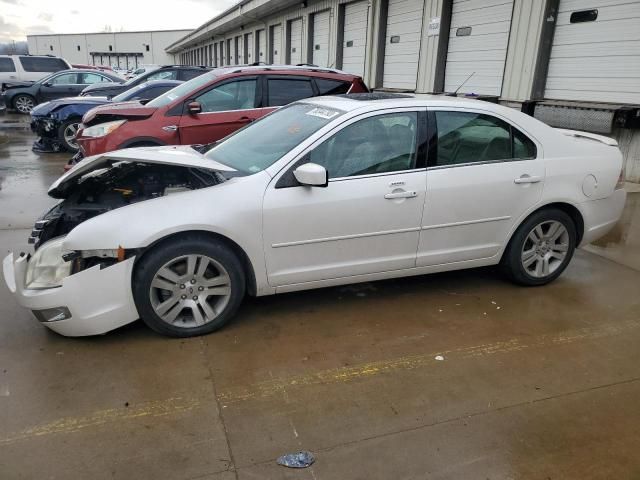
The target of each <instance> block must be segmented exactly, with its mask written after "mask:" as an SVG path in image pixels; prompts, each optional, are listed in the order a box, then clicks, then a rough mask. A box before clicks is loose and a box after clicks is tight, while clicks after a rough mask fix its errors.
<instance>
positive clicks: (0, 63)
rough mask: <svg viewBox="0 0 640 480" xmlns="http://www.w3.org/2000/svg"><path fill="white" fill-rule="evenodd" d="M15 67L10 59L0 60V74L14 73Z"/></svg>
mask: <svg viewBox="0 0 640 480" xmlns="http://www.w3.org/2000/svg"><path fill="white" fill-rule="evenodd" d="M15 71H16V66H15V65H14V64H13V60H12V59H10V58H6V57H4V58H0V72H15Z"/></svg>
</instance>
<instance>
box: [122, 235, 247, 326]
mask: <svg viewBox="0 0 640 480" xmlns="http://www.w3.org/2000/svg"><path fill="white" fill-rule="evenodd" d="M244 293H245V276H244V271H243V269H242V264H241V263H240V260H238V258H237V256H236V255H235V253H234V252H233V251H232V250H231V249H230V248H229V247H227V246H226V245H225V244H224V243H222V242H219V241H216V240H215V239H210V238H208V237H205V236H200V235H189V236H183V237H180V238H179V240H178V239H176V241H169V242H168V243H163V244H161V245H160V246H159V247H156V248H154V249H153V250H152V251H150V252H148V253H147V254H145V256H144V257H143V258H142V259H141V260H140V262H139V264H138V265H137V267H136V272H135V275H134V282H133V296H134V299H135V303H136V307H137V308H138V313H139V314H140V316H141V318H142V320H143V321H144V322H145V323H146V324H147V325H148V326H149V327H151V328H152V329H153V330H155V331H156V332H158V333H161V334H163V335H168V336H172V337H191V336H196V335H204V334H207V333H211V332H213V331H215V330H218V329H219V328H221V327H222V326H224V325H225V324H226V323H227V322H228V321H229V320H230V319H231V318H232V317H233V315H234V314H235V312H236V311H237V309H238V307H239V306H240V303H241V302H242V298H243V297H244Z"/></svg>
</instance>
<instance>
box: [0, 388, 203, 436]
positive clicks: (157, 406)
mask: <svg viewBox="0 0 640 480" xmlns="http://www.w3.org/2000/svg"><path fill="white" fill-rule="evenodd" d="M199 406H200V401H199V400H198V399H196V398H184V397H174V398H168V399H165V400H159V401H153V402H145V403H143V404H140V405H136V406H130V407H122V408H110V409H107V410H99V411H97V412H94V413H92V414H91V415H87V416H84V417H65V418H61V419H59V420H55V421H53V422H50V423H45V424H42V425H37V426H34V427H30V428H27V429H24V430H22V431H20V432H17V433H14V434H11V435H9V436H7V437H3V438H0V446H2V445H8V444H11V443H15V442H18V441H20V440H27V439H32V438H35V437H41V436H44V435H51V434H54V433H73V432H77V431H80V430H83V429H85V428H90V427H97V426H101V425H106V424H110V423H115V422H119V421H123V420H131V419H134V418H140V417H163V416H166V415H173V414H176V413H179V412H185V411H189V410H193V409H195V408H198V407H199Z"/></svg>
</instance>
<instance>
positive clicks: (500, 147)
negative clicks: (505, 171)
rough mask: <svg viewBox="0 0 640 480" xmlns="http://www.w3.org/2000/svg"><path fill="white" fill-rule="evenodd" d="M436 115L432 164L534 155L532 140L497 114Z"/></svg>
mask: <svg viewBox="0 0 640 480" xmlns="http://www.w3.org/2000/svg"><path fill="white" fill-rule="evenodd" d="M435 115H436V123H437V128H438V150H437V152H438V153H437V159H436V162H433V163H432V162H430V164H431V165H432V166H442V165H459V164H466V163H476V162H489V161H495V160H513V159H526V158H535V145H534V144H533V142H532V141H531V140H529V139H528V138H527V137H526V136H525V135H524V134H522V133H521V132H519V131H517V130H516V129H514V128H512V127H511V126H510V125H509V124H508V123H506V122H503V121H502V120H500V119H498V118H495V117H492V116H491V115H484V114H480V113H471V112H436V113H435ZM512 131H513V133H514V134H515V135H512Z"/></svg>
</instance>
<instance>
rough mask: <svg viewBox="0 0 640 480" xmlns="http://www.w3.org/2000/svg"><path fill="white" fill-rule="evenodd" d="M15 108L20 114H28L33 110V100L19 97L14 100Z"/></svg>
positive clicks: (22, 96) (23, 96)
mask: <svg viewBox="0 0 640 480" xmlns="http://www.w3.org/2000/svg"><path fill="white" fill-rule="evenodd" d="M15 107H16V110H18V111H19V112H20V113H30V112H31V110H33V107H34V104H33V99H32V98H31V97H28V96H26V95H20V96H19V97H18V98H16V100H15Z"/></svg>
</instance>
